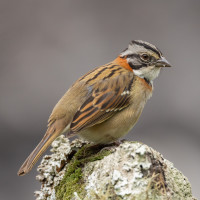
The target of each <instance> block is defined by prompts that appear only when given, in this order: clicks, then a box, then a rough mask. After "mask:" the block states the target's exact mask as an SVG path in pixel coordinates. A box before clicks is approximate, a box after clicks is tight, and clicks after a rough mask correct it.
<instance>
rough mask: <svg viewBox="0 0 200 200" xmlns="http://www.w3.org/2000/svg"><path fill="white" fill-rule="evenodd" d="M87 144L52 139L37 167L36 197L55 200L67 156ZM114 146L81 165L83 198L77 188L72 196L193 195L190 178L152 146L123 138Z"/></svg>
mask: <svg viewBox="0 0 200 200" xmlns="http://www.w3.org/2000/svg"><path fill="white" fill-rule="evenodd" d="M84 144H85V142H83V141H81V140H74V141H73V142H72V143H71V144H70V143H69V140H68V139H66V138H65V137H64V136H60V137H58V138H57V139H56V140H55V141H54V142H53V143H52V147H53V148H52V150H51V151H52V152H53V153H52V155H49V156H44V158H43V160H42V162H41V165H40V166H39V167H38V172H39V173H40V174H39V175H38V176H37V179H38V180H39V181H40V182H41V183H42V186H41V190H40V191H36V192H35V194H36V196H37V199H36V200H56V190H55V187H56V186H57V185H58V184H59V183H60V181H61V180H62V178H63V176H64V174H65V171H66V168H67V166H68V165H67V159H68V156H69V155H70V153H71V152H72V151H73V149H74V148H76V149H79V148H81V147H82V146H83V145H84ZM111 149H112V151H111V153H110V154H109V155H108V156H105V157H104V158H102V159H101V160H97V161H94V162H89V163H87V164H85V166H82V182H83V183H84V187H85V191H86V192H85V196H84V198H80V196H79V194H78V193H77V192H76V191H74V192H73V195H74V196H73V198H72V200H80V199H81V200H82V199H83V200H89V199H93V200H97V199H102V200H104V199H105V200H106V199H116V200H118V199H123V200H132V199H136V200H137V199H138V200H143V199H145V200H146V199H152V200H168V199H170V200H178V199H180V200H182V199H184V200H192V199H194V198H193V197H192V192H191V186H190V183H189V181H188V180H187V178H186V177H185V176H184V175H183V174H182V173H181V172H180V171H178V170H177V169H176V168H174V166H173V164H172V163H171V162H169V161H167V160H165V159H164V158H163V156H162V155H161V154H160V153H158V152H156V151H155V150H153V149H152V148H150V147H148V146H147V145H144V144H141V143H138V142H123V143H122V144H121V145H119V146H117V147H112V148H111Z"/></svg>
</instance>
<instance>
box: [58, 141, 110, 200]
mask: <svg viewBox="0 0 200 200" xmlns="http://www.w3.org/2000/svg"><path fill="white" fill-rule="evenodd" d="M110 153H111V152H110V151H109V150H106V149H102V146H94V145H93V146H92V145H91V144H89V145H85V146H83V147H82V148H80V149H79V150H78V151H77V152H76V153H75V154H74V156H73V158H72V159H71V161H70V162H69V163H68V167H67V170H66V173H65V175H64V177H63V179H62V181H61V182H60V184H59V185H58V186H57V187H56V188H55V190H56V199H57V200H70V199H72V197H73V196H74V192H77V194H78V195H79V197H80V198H84V196H85V190H84V181H83V179H82V168H83V167H84V166H85V164H86V163H88V162H94V161H96V160H101V159H103V158H104V156H107V155H109V154H110Z"/></svg>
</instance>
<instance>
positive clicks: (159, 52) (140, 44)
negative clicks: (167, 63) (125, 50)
mask: <svg viewBox="0 0 200 200" xmlns="http://www.w3.org/2000/svg"><path fill="white" fill-rule="evenodd" d="M131 44H133V45H134V44H136V45H139V46H143V47H144V48H145V49H149V50H151V51H153V52H154V53H156V54H157V55H158V56H160V57H161V56H162V53H161V51H160V50H159V49H158V48H157V47H155V46H153V45H151V44H148V43H146V42H142V41H138V40H133V41H132V42H131Z"/></svg>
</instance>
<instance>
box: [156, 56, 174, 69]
mask: <svg viewBox="0 0 200 200" xmlns="http://www.w3.org/2000/svg"><path fill="white" fill-rule="evenodd" d="M156 67H171V65H170V63H169V62H168V61H167V60H166V58H165V57H163V56H161V58H160V59H159V60H157V62H156Z"/></svg>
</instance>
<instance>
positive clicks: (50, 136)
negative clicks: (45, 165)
mask: <svg viewBox="0 0 200 200" xmlns="http://www.w3.org/2000/svg"><path fill="white" fill-rule="evenodd" d="M60 134H62V130H61V129H58V130H56V129H54V128H53V127H49V128H48V129H47V132H46V134H45V135H44V137H43V138H42V140H41V141H40V143H39V144H38V145H37V146H36V148H35V149H34V150H33V151H32V153H31V154H30V155H29V156H28V158H27V159H26V160H25V162H24V163H23V164H22V166H21V167H20V169H19V171H18V173H17V174H18V175H19V176H23V175H25V174H27V173H28V172H29V171H31V169H32V168H33V166H34V165H35V163H36V162H37V161H38V159H39V158H40V157H41V155H42V154H43V153H44V152H45V151H46V150H47V148H48V147H49V146H50V145H51V143H52V142H53V141H54V140H55V139H56V137H58V136H59V135H60Z"/></svg>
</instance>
